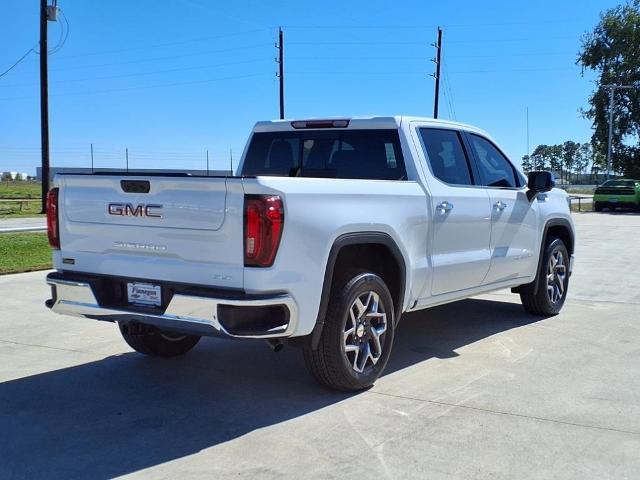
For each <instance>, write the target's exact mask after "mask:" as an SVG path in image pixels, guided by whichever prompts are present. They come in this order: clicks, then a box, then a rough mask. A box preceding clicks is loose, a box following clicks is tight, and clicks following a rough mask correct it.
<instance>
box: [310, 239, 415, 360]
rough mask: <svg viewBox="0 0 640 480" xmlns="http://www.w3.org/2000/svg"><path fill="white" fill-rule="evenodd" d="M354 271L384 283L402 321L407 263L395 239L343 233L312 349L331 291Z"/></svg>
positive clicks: (329, 263)
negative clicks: (373, 274) (364, 272)
mask: <svg viewBox="0 0 640 480" xmlns="http://www.w3.org/2000/svg"><path fill="white" fill-rule="evenodd" d="M354 270H362V271H369V272H371V273H375V274H377V275H379V276H380V277H381V278H382V279H383V280H384V282H385V284H386V285H387V288H388V289H389V291H390V293H391V297H392V299H393V302H394V310H395V321H396V322H397V321H398V320H399V319H400V315H401V314H402V308H403V305H404V297H405V291H406V264H405V260H404V257H403V255H402V252H401V251H400V248H399V247H398V245H397V244H396V242H395V240H394V239H393V238H392V237H391V236H390V235H389V234H387V233H383V232H354V233H347V234H343V235H341V236H339V237H338V238H337V239H336V240H335V241H334V242H333V245H332V246H331V250H330V252H329V257H328V260H327V266H326V269H325V274H324V282H323V285H322V295H321V297H320V308H319V309H318V316H317V318H316V324H315V327H314V328H313V331H312V332H311V338H310V341H311V346H312V348H316V347H317V345H318V342H319V341H320V336H321V335H322V330H323V328H324V318H325V316H326V313H327V308H328V305H329V298H330V296H331V290H332V288H334V287H335V285H336V284H337V283H339V282H340V280H341V278H342V275H344V274H346V273H348V272H353V271H354Z"/></svg>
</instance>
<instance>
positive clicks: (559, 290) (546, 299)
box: [520, 238, 570, 317]
mask: <svg viewBox="0 0 640 480" xmlns="http://www.w3.org/2000/svg"><path fill="white" fill-rule="evenodd" d="M542 255H543V256H542V262H540V268H539V270H538V275H537V277H536V281H537V283H538V288H537V291H536V292H535V293H521V294H520V300H521V301H522V306H523V307H524V309H525V310H526V311H527V312H529V313H531V314H534V315H541V316H545V317H548V316H552V315H557V314H558V313H560V310H561V309H562V306H563V305H564V301H565V299H566V298H567V292H568V290H569V262H570V257H569V252H568V251H567V247H566V245H565V244H564V242H563V241H562V240H560V239H559V238H550V239H549V240H548V241H547V244H546V246H545V248H544V251H543V252H542ZM552 256H553V258H554V259H555V261H556V262H558V263H557V264H556V266H553V263H552V260H551V258H552ZM551 275H553V277H552V278H551ZM550 289H552V291H550Z"/></svg>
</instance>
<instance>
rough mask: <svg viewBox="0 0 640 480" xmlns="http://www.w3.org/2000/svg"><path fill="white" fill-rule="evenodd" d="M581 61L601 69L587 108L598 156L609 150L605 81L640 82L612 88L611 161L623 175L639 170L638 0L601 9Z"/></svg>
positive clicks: (584, 42)
mask: <svg viewBox="0 0 640 480" xmlns="http://www.w3.org/2000/svg"><path fill="white" fill-rule="evenodd" d="M577 63H578V64H579V65H582V67H583V68H587V69H590V70H593V71H595V72H596V74H597V75H598V80H597V88H596V90H595V91H594V92H593V93H592V94H591V96H590V97H589V104H590V107H589V108H588V109H587V110H585V111H584V112H583V113H584V115H585V116H586V117H587V118H589V119H590V120H591V121H592V122H593V127H594V133H593V137H592V144H593V147H594V151H595V152H597V153H598V154H599V156H598V158H597V160H598V161H600V159H601V158H602V156H606V152H607V142H608V130H609V92H608V90H607V89H605V88H602V87H603V86H604V85H637V86H638V87H639V88H637V89H632V90H621V89H617V90H615V92H614V106H615V107H614V119H613V127H614V128H613V141H612V166H613V170H614V171H617V172H620V173H624V174H625V175H629V176H633V177H636V176H640V163H639V161H640V144H639V140H638V139H639V138H640V0H628V1H627V3H625V4H624V5H620V6H618V7H615V8H612V9H610V10H607V11H605V12H603V13H602V14H601V15H600V21H599V23H598V24H597V25H596V27H595V28H594V29H593V31H591V32H589V33H586V34H585V35H584V36H583V38H582V49H581V52H580V53H579V56H578V61H577ZM596 166H601V165H600V164H598V165H596Z"/></svg>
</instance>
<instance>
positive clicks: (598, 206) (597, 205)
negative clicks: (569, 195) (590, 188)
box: [593, 202, 602, 212]
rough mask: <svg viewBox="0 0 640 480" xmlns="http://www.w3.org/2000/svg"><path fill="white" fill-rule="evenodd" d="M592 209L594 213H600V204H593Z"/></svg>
mask: <svg viewBox="0 0 640 480" xmlns="http://www.w3.org/2000/svg"><path fill="white" fill-rule="evenodd" d="M593 209H594V210H595V211H596V212H601V211H602V205H601V204H600V202H594V204H593Z"/></svg>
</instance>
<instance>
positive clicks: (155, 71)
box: [4, 58, 265, 87]
mask: <svg viewBox="0 0 640 480" xmlns="http://www.w3.org/2000/svg"><path fill="white" fill-rule="evenodd" d="M260 61H265V59H264V58H255V59H250V60H242V61H238V62H224V63H216V64H210V65H195V66H193V67H179V68H169V69H164V70H154V71H151V72H137V73H124V74H121V75H105V76H98V77H85V78H71V79H68V80H58V81H56V82H50V83H59V84H67V83H72V82H89V81H95V80H112V79H116V78H129V77H144V76H148V75H156V74H162V73H172V72H184V71H187V70H203V69H207V68H217V67H225V66H229V65H243V64H247V63H256V62H260ZM28 85H31V84H12V85H4V87H24V86H28Z"/></svg>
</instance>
